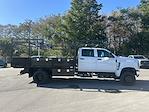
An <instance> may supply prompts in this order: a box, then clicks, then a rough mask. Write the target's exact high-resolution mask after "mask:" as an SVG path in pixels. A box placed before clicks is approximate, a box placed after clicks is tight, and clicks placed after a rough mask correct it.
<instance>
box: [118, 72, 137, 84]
mask: <svg viewBox="0 0 149 112" xmlns="http://www.w3.org/2000/svg"><path fill="white" fill-rule="evenodd" d="M135 82H136V77H135V74H134V73H133V72H130V71H125V72H123V73H122V74H121V77H120V83H121V84H122V85H127V86H131V85H134V84H135Z"/></svg>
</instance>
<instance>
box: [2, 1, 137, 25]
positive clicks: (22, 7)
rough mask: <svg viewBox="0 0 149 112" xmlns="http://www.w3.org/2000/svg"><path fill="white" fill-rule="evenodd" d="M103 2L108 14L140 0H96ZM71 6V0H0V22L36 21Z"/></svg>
mask: <svg viewBox="0 0 149 112" xmlns="http://www.w3.org/2000/svg"><path fill="white" fill-rule="evenodd" d="M97 1H98V3H102V4H103V8H102V10H101V13H103V14H110V13H111V12H112V11H113V10H116V9H117V8H127V7H135V6H137V5H139V3H140V0H97ZM70 7H71V0H0V24H1V25H6V24H15V25H18V24H19V23H23V22H24V21H25V20H29V19H31V20H33V21H36V20H38V19H39V18H41V17H44V16H49V15H56V14H64V13H65V12H67V11H68V10H69V9H70Z"/></svg>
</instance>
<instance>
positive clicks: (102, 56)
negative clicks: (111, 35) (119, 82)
mask: <svg viewBox="0 0 149 112" xmlns="http://www.w3.org/2000/svg"><path fill="white" fill-rule="evenodd" d="M97 55H98V56H97V62H96V63H97V66H96V71H97V72H109V73H114V72H115V71H116V63H117V62H116V58H115V57H114V56H113V55H112V54H111V53H110V52H108V51H106V50H97Z"/></svg>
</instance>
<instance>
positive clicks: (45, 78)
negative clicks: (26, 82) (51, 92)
mask: <svg viewBox="0 0 149 112" xmlns="http://www.w3.org/2000/svg"><path fill="white" fill-rule="evenodd" d="M50 78H51V77H50V75H49V74H48V73H47V72H45V71H42V70H38V71H36V72H35V73H34V75H33V80H34V82H35V83H37V84H45V83H48V82H49V80H50Z"/></svg>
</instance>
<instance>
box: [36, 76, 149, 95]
mask: <svg viewBox="0 0 149 112" xmlns="http://www.w3.org/2000/svg"><path fill="white" fill-rule="evenodd" d="M37 86H38V87H42V88H51V89H80V91H83V90H85V89H87V90H88V91H89V90H91V89H96V90H98V91H100V92H101V91H102V92H103V91H104V92H119V93H120V92H121V91H123V90H134V91H147V92H148V91H149V80H137V81H136V84H135V85H133V86H123V85H121V84H120V82H119V81H115V80H100V79H76V78H70V79H63V78H55V79H52V80H51V81H50V82H49V83H48V84H39V85H37Z"/></svg>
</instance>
